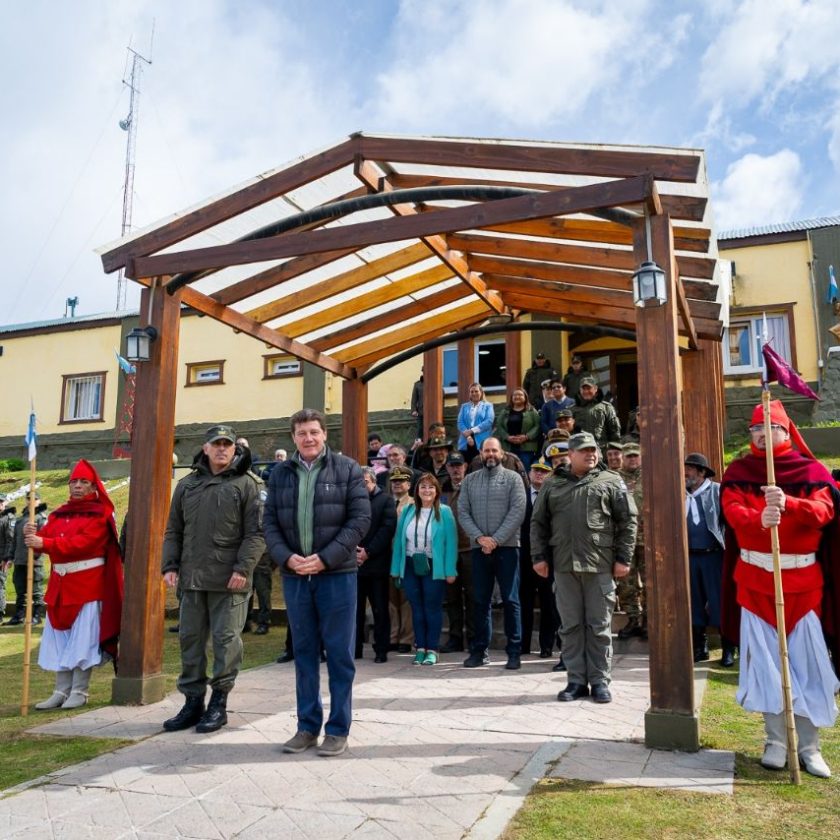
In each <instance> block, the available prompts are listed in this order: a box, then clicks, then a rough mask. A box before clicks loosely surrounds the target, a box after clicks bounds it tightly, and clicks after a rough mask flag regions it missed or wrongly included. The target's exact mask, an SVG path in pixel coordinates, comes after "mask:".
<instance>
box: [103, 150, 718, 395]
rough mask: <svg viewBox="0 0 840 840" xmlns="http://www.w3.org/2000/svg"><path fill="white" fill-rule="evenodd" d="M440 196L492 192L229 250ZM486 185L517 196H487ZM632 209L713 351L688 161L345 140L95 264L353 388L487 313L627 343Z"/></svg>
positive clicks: (700, 223)
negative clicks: (574, 327)
mask: <svg viewBox="0 0 840 840" xmlns="http://www.w3.org/2000/svg"><path fill="white" fill-rule="evenodd" d="M454 185H459V186H460V185H463V186H469V187H473V188H483V187H489V188H495V194H494V191H493V189H490V190H487V191H486V193H487V195H486V197H484V198H483V199H481V198H476V197H475V195H476V194H477V192H476V190H475V189H474V190H472V191H471V193H469V195H470V196H471V197H470V198H469V199H464V198H462V199H452V198H449V199H440V198H438V197H430V198H428V199H427V200H424V201H422V202H416V201H414V202H407V201H406V202H404V203H400V204H394V205H393V206H390V207H385V206H382V207H376V208H371V209H363V210H358V211H356V212H353V213H351V214H349V215H344V216H341V217H339V218H332V219H327V220H324V219H321V220H319V221H316V222H307V221H306V220H305V219H304V220H302V223H301V225H300V226H296V227H295V226H293V227H291V229H288V230H284V231H283V232H279V233H276V232H272V231H270V232H269V235H262V236H261V237H260V238H248V239H246V238H245V237H249V236H251V235H252V234H253V233H254V232H255V231H260V230H261V229H263V228H266V227H267V226H270V225H275V224H276V223H278V222H281V221H282V220H288V219H291V218H292V217H296V216H298V215H300V214H301V213H302V212H305V211H311V210H312V209H313V208H319V207H322V206H324V205H329V204H332V203H334V202H336V201H339V200H346V199H355V198H361V197H363V196H368V195H369V194H371V193H386V192H392V191H395V190H404V189H415V188H426V187H447V186H454ZM500 187H508V188H511V187H512V188H524V190H526V191H527V192H522V193H521V194H517V193H515V192H510V193H508V194H509V195H510V197H497V196H498V195H499V190H498V188H500ZM645 211H647V212H648V213H650V214H659V213H667V214H669V215H670V217H671V219H672V230H673V238H674V249H675V256H676V268H677V274H678V276H679V282H678V283H677V292H678V301H677V302H678V305H679V311H680V316H681V317H680V332H681V334H683V335H685V336H688V338H689V342H690V343H691V344H695V343H696V340H697V338H698V337H700V338H712V339H720V336H721V334H722V328H723V323H722V320H721V302H722V296H721V295H719V284H718V274H717V252H716V243H715V239H714V237H713V236H712V232H711V229H710V223H709V221H708V217H709V214H708V213H707V184H706V176H705V163H704V157H703V153H702V151H699V150H688V149H667V148H651V147H644V148H641V147H628V146H600V145H599V146H593V145H572V144H566V143H535V142H520V141H506V140H505V141H502V140H476V139H463V138H418V137H389V136H379V135H369V134H364V133H360V134H354V135H352V136H351V137H349V138H348V139H347V140H345V141H344V142H342V143H339V144H338V145H336V146H332V147H330V148H328V149H326V150H323V151H320V152H318V153H316V154H313V155H310V156H308V157H305V158H301V159H299V160H296V161H293V162H291V163H289V164H287V165H286V166H284V167H282V168H280V169H277V170H273V171H270V172H267V173H264V174H263V175H260V176H259V177H257V178H255V179H253V180H252V181H249V182H247V183H246V184H243V185H241V186H239V187H236V188H235V189H233V190H231V191H230V192H228V193H227V194H225V195H222V196H219V197H216V198H213V199H211V200H209V201H207V202H204V203H202V204H201V205H199V206H196V207H193V208H191V209H189V210H187V211H185V212H183V213H179V214H177V215H175V216H173V217H172V218H170V219H167V220H164V221H162V222H160V223H158V224H155V225H153V226H151V227H149V228H147V229H146V230H144V231H141V232H139V233H137V234H135V235H133V236H130V237H126V238H124V239H121V240H119V241H118V242H115V243H112V244H110V245H107V246H104V247H103V248H101V249H100V251H99V253H100V254H101V256H102V262H103V266H104V268H105V271H106V272H112V271H116V270H118V269H120V268H124V269H125V273H126V276H128V277H131V278H134V279H135V280H138V281H139V282H141V283H143V284H145V285H151V284H152V283H153V282H155V283H157V282H160V283H161V284H162V285H164V286H167V285H168V286H169V289H170V291H171V290H173V289H174V288H175V287H177V286H181V294H182V300H183V302H184V303H185V304H187V305H189V306H191V307H193V308H195V309H196V310H198V311H200V312H203V313H205V314H207V315H209V316H211V317H213V318H216V319H218V320H220V321H222V322H224V323H227V324H228V325H230V326H231V327H233V328H235V329H237V330H240V331H242V332H246V333H249V334H251V335H253V336H254V337H256V338H258V339H260V340H261V341H264V342H265V343H266V344H268V345H270V346H273V347H277V348H279V349H281V350H284V351H286V352H289V353H292V354H294V355H296V356H298V357H300V358H302V359H304V360H306V361H310V362H313V363H314V364H317V365H319V366H321V367H323V368H325V369H327V370H330V371H332V372H333V373H336V374H338V375H340V376H343V377H345V378H350V379H352V378H355V377H357V376H359V375H361V374H362V373H363V372H364V371H365V370H366V369H368V368H369V367H370V366H371V365H373V364H375V363H376V362H378V361H380V360H381V359H384V358H386V357H388V356H391V355H393V354H394V353H397V352H399V351H401V350H404V349H406V348H408V347H412V346H415V345H417V344H419V343H422V342H423V341H426V340H428V339H430V338H437V337H438V336H440V335H443V334H447V333H450V332H452V333H455V332H457V330H460V329H464V328H466V327H469V326H473V325H475V324H478V323H480V322H482V321H484V320H486V319H487V318H488V317H489V316H491V315H507V316H509V317H511V318H518V317H520V315H521V314H523V313H533V314H551V315H560V316H563V317H564V318H565V319H566V320H572V321H575V322H581V323H586V322H591V323H594V324H602V325H608V326H616V327H622V328H629V329H634V328H635V307H634V304H633V299H632V291H631V289H632V283H631V278H632V274H633V271H634V270H635V268H636V267H637V258H636V257H634V253H633V241H634V240H633V237H634V229H635V230H636V232H637V234H638V229H639V224H640V223H643V219H644V213H645ZM153 278H160V280H159V281H156V280H153Z"/></svg>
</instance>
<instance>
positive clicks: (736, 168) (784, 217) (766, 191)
mask: <svg viewBox="0 0 840 840" xmlns="http://www.w3.org/2000/svg"><path fill="white" fill-rule="evenodd" d="M804 192H805V186H804V184H803V179H802V164H801V161H800V159H799V155H797V154H796V152H793V151H791V150H790V149H782V150H781V151H780V152H776V154H774V155H769V156H766V157H763V156H761V155H756V154H747V155H744V156H743V157H741V158H739V159H738V160H736V161H735V162H734V163H732V164H731V165H730V166H729V167H728V168H727V170H726V177H725V178H724V179H723V180H722V181H719V182H715V183H712V185H711V193H712V198H713V201H714V205H713V206H714V210H715V217H716V219H715V221H716V226H717V229H718V231H724V230H733V229H739V228H745V227H750V226H753V225H762V224H768V223H771V222H784V221H789V220H791V219H794V218H796V217H797V215H798V213H799V210H800V207H801V206H802V197H803V194H804Z"/></svg>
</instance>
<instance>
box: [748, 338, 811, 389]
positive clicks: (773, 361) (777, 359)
mask: <svg viewBox="0 0 840 840" xmlns="http://www.w3.org/2000/svg"><path fill="white" fill-rule="evenodd" d="M761 353H762V355H763V356H764V364H765V365H766V366H767V381H768V382H778V383H779V385H781V386H782V387H784V388H787V389H788V390H789V391H793V392H794V393H796V394H801V395H802V396H803V397H807V398H808V399H809V400H818V399H819V397H818V396H817V395H816V394H815V393H814V392H813V391H812V390H811V389H810V388H809V387H808V384H807V383H806V382H805V380H804V379H803V378H802V377H801V376H800V375H799V374H798V373H797V372H796V371H795V370H794V369H793V368H792V367H791V366H790V365H789V364H788V363H787V362H786V361H785V360H784V359H783V358H782V357H781V356H780V355H779V354H778V353H777V352H776V351H775V350H774V349H773V348H772V347H771V346H770V345H769V344H765V345H764V346H763V347H762V348H761Z"/></svg>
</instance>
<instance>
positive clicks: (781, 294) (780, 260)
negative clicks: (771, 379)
mask: <svg viewBox="0 0 840 840" xmlns="http://www.w3.org/2000/svg"><path fill="white" fill-rule="evenodd" d="M720 256H721V259H726V260H732V261H734V263H735V276H734V278H733V281H732V298H731V306H732V307H733V309H736V310H737V308H739V307H756V308H758V307H766V308H767V311H768V312H769V311H770V310H771V309H772V308H773V305H774V304H782V303H793V304H795V305H794V307H793V332H792V334H791V344H794V342H795V346H796V365H797V368H798V369H799V372H800V373H801V374H802V376H803V377H804V378H805V379H806V380H815V379H817V377H818V366H817V359H818V355H817V334H816V329H815V326H814V309H813V295H812V288H811V274H810V269H809V265H808V263H809V261H810V258H811V257H810V249H809V246H808V242H807V240H801V241H798V242H780V243H775V244H769V245H754V246H752V247H747V248H729V249H725V250H724V249H721V252H720ZM732 317H737V311H736V312H734V313H732ZM727 383H729V384H733V385H738V386H744V385H758V384H760V380H759V379H758V378H757V377H729V376H728V377H727Z"/></svg>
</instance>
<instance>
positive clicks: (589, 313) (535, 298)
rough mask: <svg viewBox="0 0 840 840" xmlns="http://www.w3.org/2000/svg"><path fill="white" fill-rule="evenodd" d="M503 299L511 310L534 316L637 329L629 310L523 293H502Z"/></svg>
mask: <svg viewBox="0 0 840 840" xmlns="http://www.w3.org/2000/svg"><path fill="white" fill-rule="evenodd" d="M502 299H503V300H504V302H505V303H506V304H507V305H508V306H510V307H511V308H515V309H521V310H523V311H525V312H530V313H532V314H546V315H561V316H563V317H564V318H568V319H569V320H572V321H580V322H583V323H593V324H604V325H607V326H612V327H622V328H624V329H628V330H635V328H636V321H635V319H634V317H633V313H632V312H631V311H629V310H627V309H618V308H613V307H609V306H600V305H597V304H592V305H587V306H581V305H580V304H578V303H573V302H570V301H564V300H563V298H562V297H549V296H547V295H544V296H540V295H532V294H523V293H521V292H502Z"/></svg>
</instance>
